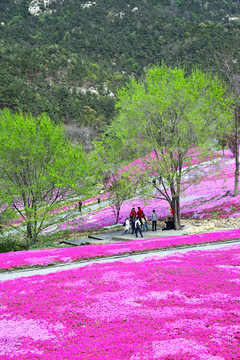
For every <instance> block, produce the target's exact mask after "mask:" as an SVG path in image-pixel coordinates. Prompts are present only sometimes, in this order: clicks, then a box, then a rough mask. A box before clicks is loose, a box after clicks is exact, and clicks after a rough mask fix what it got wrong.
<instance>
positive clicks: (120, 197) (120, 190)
mask: <svg viewBox="0 0 240 360" xmlns="http://www.w3.org/2000/svg"><path fill="white" fill-rule="evenodd" d="M103 175H104V188H105V191H106V192H107V193H108V201H109V203H110V206H111V208H112V212H113V214H114V216H115V219H116V224H117V223H118V221H119V217H120V210H121V207H122V204H123V203H124V201H125V200H127V199H129V198H131V197H133V195H134V194H135V192H136V188H137V185H136V183H133V182H132V181H131V179H129V174H127V173H126V172H119V171H118V170H116V171H115V172H112V173H111V172H108V173H107V172H105V174H103Z"/></svg>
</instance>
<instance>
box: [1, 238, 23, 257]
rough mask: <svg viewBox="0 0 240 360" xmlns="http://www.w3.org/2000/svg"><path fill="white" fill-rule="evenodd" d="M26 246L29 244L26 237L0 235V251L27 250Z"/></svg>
mask: <svg viewBox="0 0 240 360" xmlns="http://www.w3.org/2000/svg"><path fill="white" fill-rule="evenodd" d="M28 246H29V244H28V242H27V240H26V239H21V238H20V237H16V236H11V235H5V236H3V235H1V236H0V253H6V252H10V251H20V250H27V249H28Z"/></svg>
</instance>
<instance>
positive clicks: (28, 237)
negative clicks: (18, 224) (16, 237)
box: [27, 220, 33, 244]
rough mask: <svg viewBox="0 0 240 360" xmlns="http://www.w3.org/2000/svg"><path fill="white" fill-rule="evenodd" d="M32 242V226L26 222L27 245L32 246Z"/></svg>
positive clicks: (29, 222)
mask: <svg viewBox="0 0 240 360" xmlns="http://www.w3.org/2000/svg"><path fill="white" fill-rule="evenodd" d="M32 240H33V237H32V224H31V221H29V220H27V242H28V243H29V244H32Z"/></svg>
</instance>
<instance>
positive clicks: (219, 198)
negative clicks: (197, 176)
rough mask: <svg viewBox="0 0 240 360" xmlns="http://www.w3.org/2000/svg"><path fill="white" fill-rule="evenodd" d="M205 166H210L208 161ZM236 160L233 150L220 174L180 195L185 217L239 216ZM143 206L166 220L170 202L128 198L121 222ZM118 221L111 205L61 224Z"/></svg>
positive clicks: (83, 226) (72, 227)
mask: <svg viewBox="0 0 240 360" xmlns="http://www.w3.org/2000/svg"><path fill="white" fill-rule="evenodd" d="M205 166H209V165H208V164H206V165H205ZM234 171H235V163H234V159H232V158H231V156H230V152H229V151H228V152H226V155H225V157H224V158H223V159H222V160H221V161H220V167H219V169H218V171H217V173H215V174H214V173H213V174H211V175H209V176H208V177H206V178H205V179H203V180H202V181H201V182H200V183H199V184H197V185H192V186H189V187H188V188H187V189H186V191H185V192H184V193H183V196H182V198H181V216H182V217H183V218H195V219H204V218H211V217H225V218H227V217H240V195H238V196H236V197H234V196H233V189H234ZM138 206H141V207H142V208H143V210H144V212H145V214H146V216H147V217H148V218H150V216H151V213H152V210H153V209H156V213H157V215H158V218H159V219H161V220H164V219H166V217H167V215H169V205H168V203H167V202H166V201H164V200H160V199H158V198H152V199H142V198H135V199H132V200H128V201H125V202H124V203H123V206H122V208H121V211H120V219H119V222H120V223H123V222H124V219H125V217H126V216H127V215H129V213H130V211H131V208H132V207H135V208H137V207H138ZM114 223H115V217H114V215H113V213H112V210H111V207H110V206H108V207H106V208H104V209H100V210H98V211H94V212H90V213H88V214H86V215H85V216H79V217H77V218H76V219H74V220H70V221H67V222H65V223H63V224H61V225H60V227H59V229H61V230H69V231H84V230H95V229H99V228H101V227H103V226H110V225H113V224H114Z"/></svg>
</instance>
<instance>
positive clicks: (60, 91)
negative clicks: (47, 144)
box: [0, 0, 240, 131]
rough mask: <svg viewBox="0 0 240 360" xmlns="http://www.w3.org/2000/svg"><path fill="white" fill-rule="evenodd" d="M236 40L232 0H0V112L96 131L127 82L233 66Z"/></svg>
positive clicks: (238, 11)
mask: <svg viewBox="0 0 240 360" xmlns="http://www.w3.org/2000/svg"><path fill="white" fill-rule="evenodd" d="M239 36H240V2H239V1H238V0H236V1H227V0H211V1H205V0H182V1H181V0H175V1H172V0H170V1H169V0H168V1H167V0H145V1H136V0H95V1H91V2H90V1H86V0H64V1H60V0H58V1H54V0H33V1H31V0H15V1H9V0H1V2H0V59H1V64H0V65H1V66H0V83H1V86H0V107H1V108H4V107H8V108H10V109H12V110H14V111H19V110H22V111H23V112H31V113H32V114H33V115H37V114H39V113H42V112H46V113H47V114H49V115H50V117H51V118H52V119H54V120H55V121H56V122H58V121H64V122H65V123H68V124H69V123H70V124H75V126H86V127H89V126H90V127H92V128H93V129H95V131H96V130H97V131H99V130H100V129H101V128H102V126H103V125H104V124H106V123H109V122H110V121H111V119H112V118H113V116H114V103H115V97H114V93H115V92H116V89H117V88H118V87H119V86H121V85H122V84H125V83H126V82H127V81H128V80H129V78H130V77H132V76H134V77H139V76H141V74H142V73H143V70H144V68H145V67H147V66H148V65H150V64H156V63H160V62H162V61H164V62H165V63H166V64H167V65H176V64H180V65H181V66H184V67H185V68H186V70H187V71H188V70H189V69H191V68H192V67H195V66H199V67H200V68H202V69H203V70H209V69H210V68H211V67H212V64H213V61H212V60H213V59H214V57H215V55H216V54H219V53H224V52H225V51H226V49H227V51H228V53H229V52H231V54H233V56H234V61H235V63H238V60H239V49H240V47H239ZM213 69H214V67H213Z"/></svg>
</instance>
